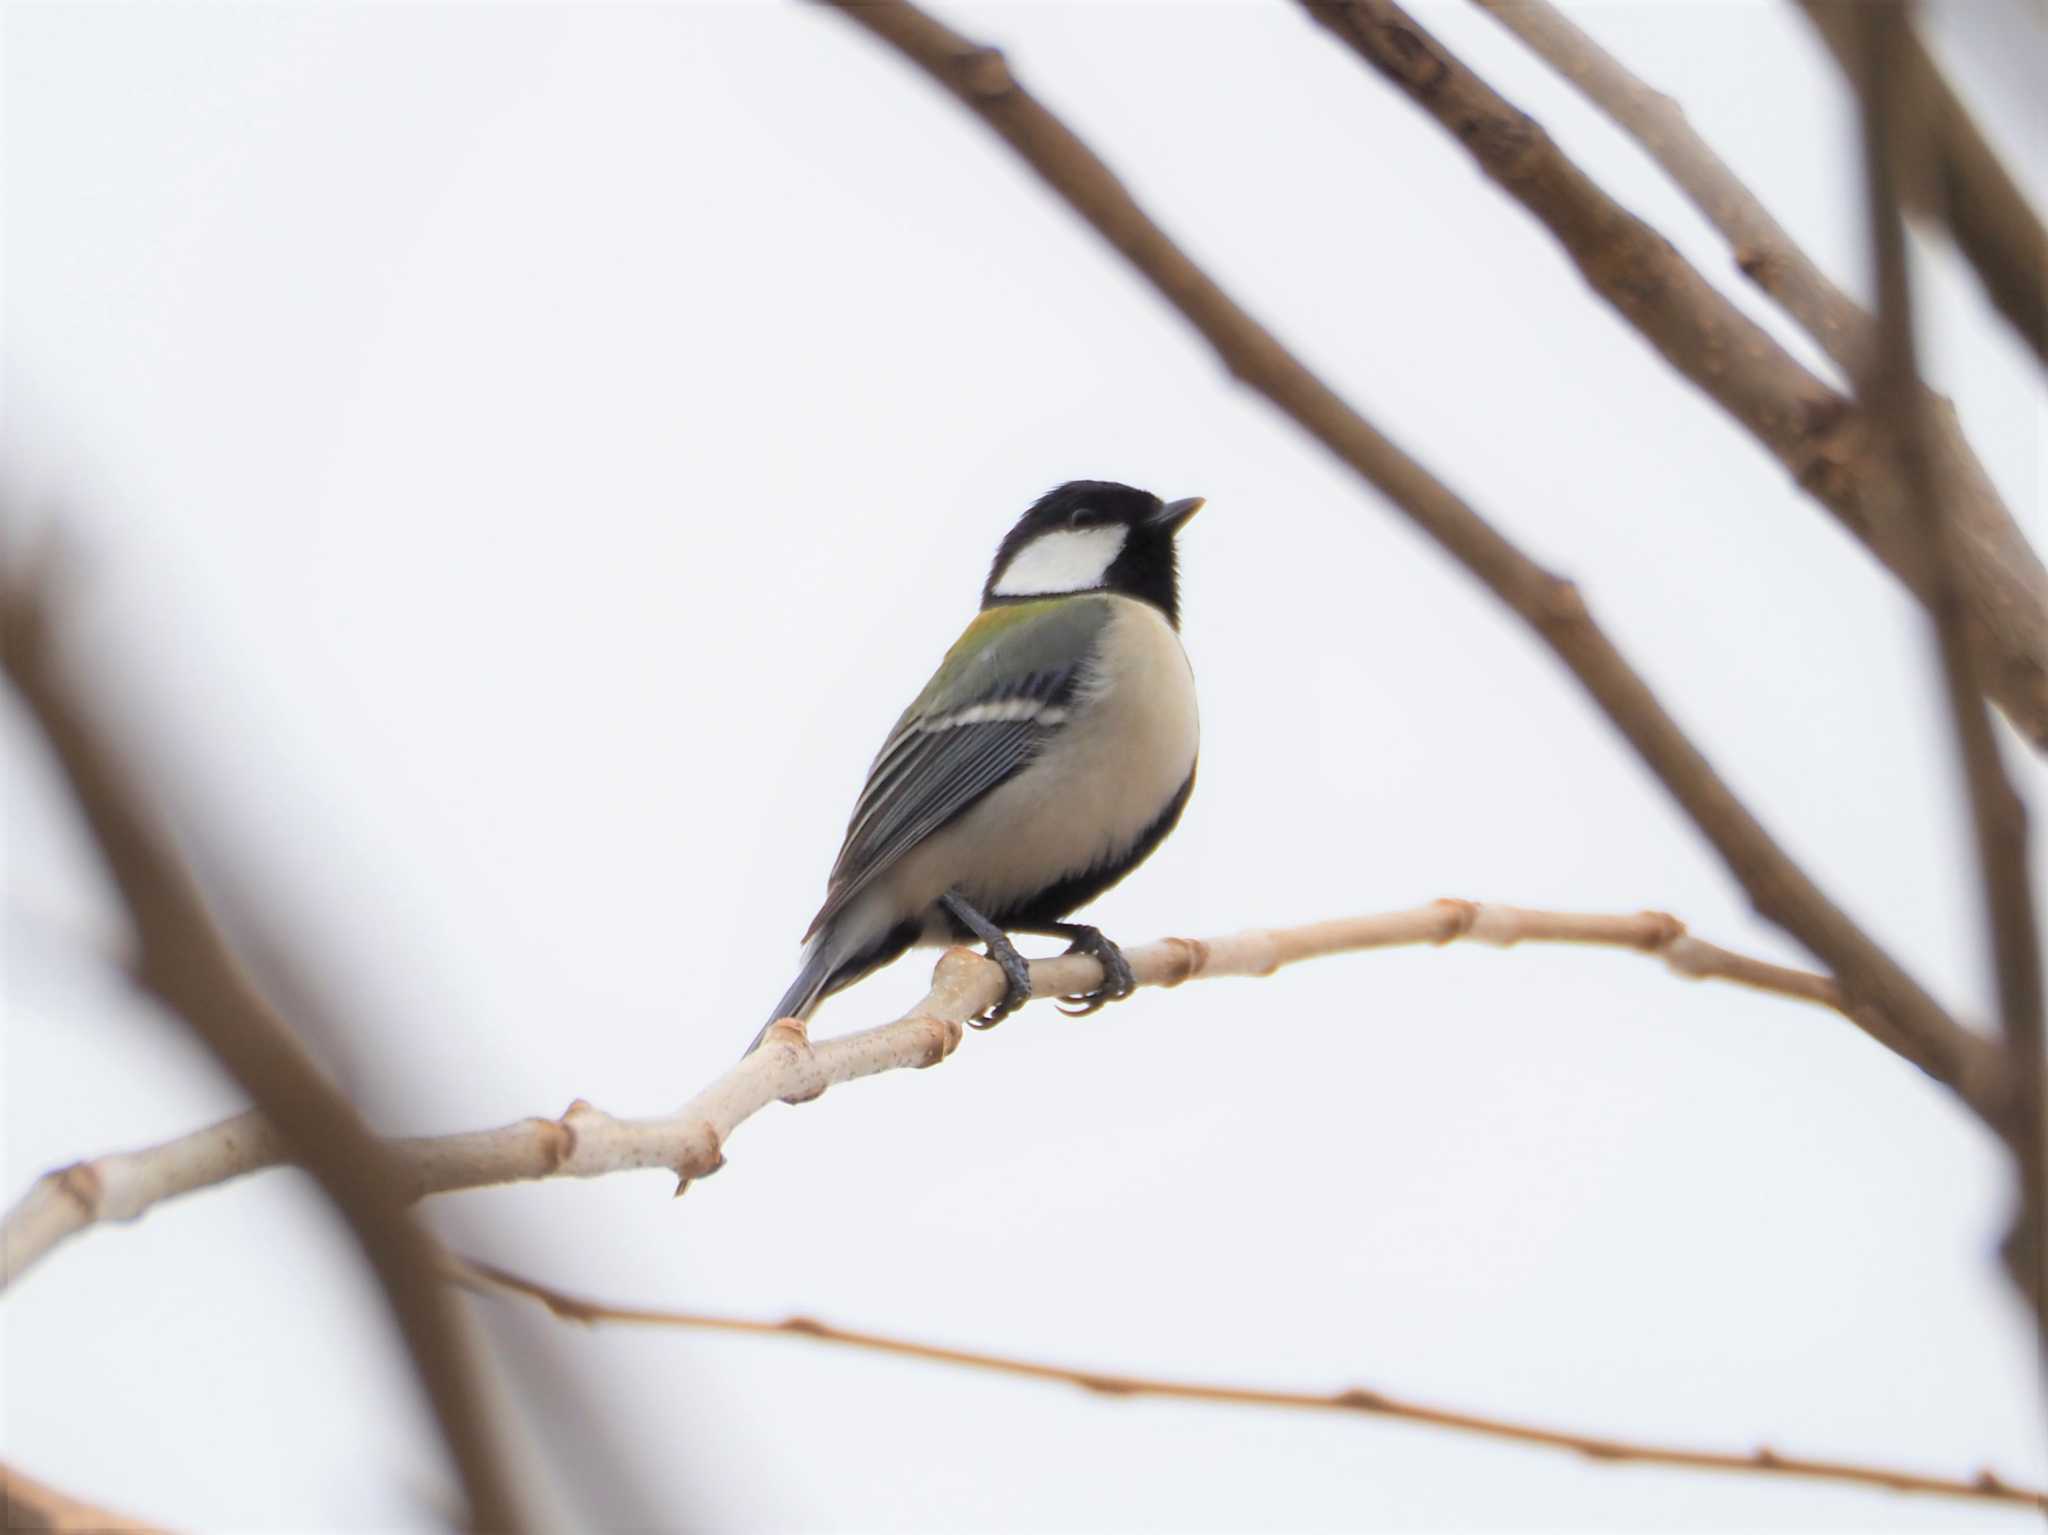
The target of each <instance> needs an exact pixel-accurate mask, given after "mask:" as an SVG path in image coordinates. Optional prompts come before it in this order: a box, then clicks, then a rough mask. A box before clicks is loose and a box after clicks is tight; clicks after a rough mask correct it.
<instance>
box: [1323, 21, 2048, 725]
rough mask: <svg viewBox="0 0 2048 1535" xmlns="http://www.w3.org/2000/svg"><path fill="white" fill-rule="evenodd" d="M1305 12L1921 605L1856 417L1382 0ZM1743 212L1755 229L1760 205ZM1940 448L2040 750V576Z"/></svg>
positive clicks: (1980, 606)
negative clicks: (1460, 154) (1552, 243)
mask: <svg viewBox="0 0 2048 1535" xmlns="http://www.w3.org/2000/svg"><path fill="white" fill-rule="evenodd" d="M1302 4H1303V6H1304V8H1305V9H1306V10H1307V11H1308V13H1309V15H1310V16H1311V17H1312V18H1313V19H1314V20H1316V21H1317V22H1319V23H1320V24H1321V25H1322V26H1324V27H1325V28H1327V29H1328V30H1329V31H1330V32H1331V33H1333V34H1334V35H1335V36H1336V37H1337V38H1338V39H1340V40H1341V41H1342V42H1344V43H1345V44H1346V45H1347V46H1348V47H1350V48H1351V50H1352V51H1353V52H1354V53H1356V54H1357V55H1358V56H1359V58H1361V59H1362V60H1363V61H1364V62H1365V63H1366V64H1368V65H1370V66H1371V67H1372V68H1373V69H1374V70H1375V71H1376V72H1377V73H1379V74H1380V75H1381V76H1382V77H1384V78H1385V79H1386V80H1387V81H1389V82H1390V83H1391V84H1393V85H1394V86H1395V87H1397V88H1398V89H1399V90H1401V91H1402V92H1403V93H1404V94H1405V95H1407V96H1408V97H1409V99H1410V100H1412V101H1413V102H1414V103H1415V104H1416V105H1417V106H1419V107H1421V108H1422V110H1423V111H1425V112H1426V113H1428V114H1429V115H1430V117H1432V118H1433V119H1434V120H1435V121H1436V122H1437V123H1438V124H1439V125H1440V126H1441V127H1443V128H1444V129H1445V130H1446V131H1447V132H1448V133H1449V134H1450V135H1451V137H1452V138H1453V139H1454V140H1455V141H1456V142H1457V143H1458V144H1459V146H1460V147H1461V148H1463V149H1464V150H1465V151H1466V152H1467V153H1468V154H1470V155H1471V156H1472V158H1473V160H1474V161H1475V162H1476V163H1477V164H1478V165H1479V167H1480V169H1481V170H1483V171H1484V172H1485V173H1486V174H1487V175H1488V176H1489V177H1490V178H1492V180H1493V181H1494V182H1495V183H1496V184H1497V185H1498V186H1499V187H1500V188H1501V189H1502V190H1503V191H1504V192H1506V193H1507V194H1508V195H1509V196H1510V197H1512V198H1514V199H1515V200H1516V201H1517V202H1519V203H1520V204H1521V205H1522V206H1523V207H1524V208H1526V209H1527V210H1528V211H1529V212H1530V213H1532V214H1534V215H1535V216H1536V217H1537V218H1538V219H1539V220H1541V221H1542V223H1543V225H1544V227H1545V228H1546V229H1548V230H1549V231H1550V233H1551V234H1552V235H1553V236H1555V237H1556V239H1557V240H1558V242H1559V243H1560V244H1561V245H1562V246H1563V247H1564V249H1565V252H1566V254H1567V255H1569V256H1570V257H1571V259H1572V261H1573V263H1574V264H1575V265H1576V266H1577V267H1578V269H1579V272H1580V275H1581V276H1583V277H1584V278H1585V280H1586V283H1587V285H1588V286H1589V287H1591V288H1592V290H1593V291H1594V292H1595V293H1597V294H1598V295H1599V296H1600V297H1601V298H1603V299H1604V300H1606V301H1607V303H1608V304H1610V305H1611V306H1612V307H1613V308H1614V310H1615V311H1616V312H1617V313H1618V314H1620V315H1621V317H1622V318H1623V319H1625V320H1626V321H1627V322H1628V323H1629V324H1630V325H1632V326H1634V327H1635V329H1636V330H1637V331H1638V332H1639V333H1640V334H1641V335H1642V336H1643V338H1644V339H1645V340H1647V341H1648V342H1650V344H1651V345H1653V346H1654V347H1656V348H1657V350H1658V352H1659V353H1660V354H1661V355H1662V356H1663V357H1664V359H1665V361H1667V362H1668V363H1670V364H1671V366H1672V367H1673V368H1675V369H1676V370H1677V371H1678V372H1679V373H1680V374H1681V375H1683V376H1684V377H1685V378H1686V379H1688V380H1690V381H1691V382H1692V384H1693V385H1694V386H1695V387H1697V388H1698V389H1700V390H1701V391H1702V392H1703V393H1704V394H1706V396H1707V397H1708V398H1709V399H1711V400H1713V401H1714V402H1715V403H1716V404H1717V405H1719V406H1720V407H1721V408H1722V409H1723V410H1724V411H1726V412H1727V413H1728V414H1729V415H1730V416H1731V417H1733V418H1734V419H1735V421H1736V422H1738V423H1739V424H1740V425H1741V426H1742V427H1743V428H1744V429H1745V430H1747V431H1748V432H1749V433H1750V435H1751V436H1753V437H1754V438H1755V439H1756V440H1757V441H1758V442H1759V443H1760V444H1761V445H1762V446H1763V447H1765V448H1766V449H1768V450H1769V451H1770V452H1771V453H1772V455H1773V456H1775V457H1776V458H1777V459H1778V461H1779V462H1780V463H1781V464H1783V465H1784V466H1785V468H1786V470H1787V471H1788V472H1789V473H1790V474H1791V475H1792V477H1793V478H1794V479H1795V480H1796V481H1797V482H1798V483H1799V485H1800V487H1801V488H1802V489H1804V490H1805V491H1806V492H1807V494H1808V495H1810V496H1812V497H1813V498H1814V499H1815V500H1816V501H1818V502H1819V503H1820V504H1821V505H1823V506H1825V507H1826V508H1827V509H1828V510H1829V511H1830V512H1832V513H1833V514H1834V515H1835V517H1836V519H1837V520H1838V521H1839V522H1840V523H1841V524H1842V526H1843V527H1844V528H1846V529H1847V530H1848V531H1849V532H1850V533H1852V534H1854V535H1855V536H1856V537H1857V538H1858V539H1860V540H1862V542H1863V543H1864V544H1865V545H1866V546H1867V547H1868V548H1869V549H1870V551H1871V552H1872V553H1873V554H1875V555H1876V556H1877V557H1878V559H1879V560H1880V561H1882V562H1883V564H1884V565H1885V567H1886V568H1887V569H1889V570H1890V571H1891V572H1892V574H1893V575H1895V576H1896V577H1898V579H1899V580H1900V581H1901V582H1903V583H1904V584H1905V586H1906V587H1907V588H1908V589H1909V590H1910V591H1912V592H1913V594H1914V595H1915V596H1916V597H1918V598H1919V599H1920V601H1921V602H1922V603H1927V602H1930V601H1931V600H1932V594H1931V592H1930V591H1929V589H1928V587H1927V584H1926V571H1925V566H1924V565H1923V563H1922V562H1921V561H1920V559H1919V541H1918V536H1917V534H1916V532H1915V525H1914V522H1913V510H1912V507H1911V505H1910V504H1909V502H1908V498H1907V497H1906V495H1905V492H1904V488H1903V486H1902V485H1901V484H1900V483H1899V480H1898V477H1897V475H1896V474H1895V473H1894V472H1893V468H1892V464H1891V460H1890V458H1889V457H1888V455H1887V454H1886V452H1885V450H1884V444H1883V442H1882V439H1881V437H1880V436H1879V435H1878V434H1877V433H1876V432H1875V431H1874V430H1873V427H1872V423H1871V421H1870V419H1869V416H1868V414H1867V413H1866V412H1864V411H1862V410H1860V409H1858V408H1857V406H1856V404H1855V402H1853V401H1851V400H1849V399H1847V398H1845V397H1844V396H1843V395H1841V394H1840V393H1839V392H1837V391H1836V390H1834V389H1832V388H1830V387H1829V386H1828V385H1827V383H1826V382H1825V381H1823V380H1822V379H1820V378H1818V377H1817V376H1815V375H1814V374H1813V373H1812V372H1811V371H1810V370H1808V369H1807V368H1806V367H1805V366H1803V365H1802V364H1801V363H1800V362H1799V360H1798V359H1797V358H1795V357H1793V356H1792V354H1791V353H1790V352H1788V351H1786V350H1785V348H1784V347H1782V346H1780V345H1779V344H1778V342H1777V341H1776V339H1775V338H1773V337H1772V336H1771V334H1770V333H1769V332H1768V331H1766V330H1765V329H1764V328H1763V327H1762V326H1760V325H1758V324H1757V323H1756V322H1755V321H1754V320H1752V319H1750V318H1749V316H1747V315H1745V314H1744V313H1743V312H1742V311H1741V310H1740V309H1739V308H1738V307H1736V305H1735V304H1734V303H1733V302H1732V301H1730V300H1729V298H1728V297H1727V296H1726V295H1725V294H1723V293H1722V292H1721V291H1720V290H1719V289H1718V288H1716V287H1715V286H1714V285H1713V284H1712V283H1710V282H1708V281H1707V279H1706V278H1705V277H1703V276H1701V275H1700V273H1699V271H1698V270H1697V269H1696V268H1695V267H1693V266H1692V264H1691V263H1690V262H1688V261H1687V260H1686V259H1685V258H1684V257H1683V256H1681V255H1680V254H1679V253H1678V251H1677V249H1676V248H1675V247H1673V246H1672V244H1671V242H1670V241H1668V240H1666V239H1665V238H1664V237H1663V235H1661V234H1659V233H1658V232H1657V231H1656V230H1655V229H1654V228H1652V227H1651V226H1650V225H1649V224H1647V223H1645V222H1644V221H1643V220H1642V219H1640V218H1638V217H1636V216H1635V215H1634V214H1633V213H1631V212H1629V211H1628V209H1626V208H1624V207H1622V206H1621V204H1619V203H1618V202H1616V201H1615V200H1614V199H1613V198H1612V197H1610V196H1608V194H1607V193H1606V192H1605V191H1603V190H1602V189H1601V187H1600V186H1599V184H1598V183H1597V182H1595V181H1594V180H1593V179H1592V178H1591V177H1589V176H1587V175H1586V173H1585V172H1584V171H1582V170H1581V169H1580V168H1579V167H1578V166H1577V165H1576V164H1574V163H1573V162H1572V160H1571V159H1570V158H1569V157H1568V156H1566V155H1565V153H1564V152H1563V151H1562V150H1561V149H1559V147H1558V146H1557V144H1556V142H1555V141H1553V140H1552V139H1551V138H1550V136H1549V135H1548V134H1547V133H1545V132H1544V131H1543V129H1542V127H1541V126H1540V125H1539V124H1537V123H1536V122H1535V121H1533V120H1532V119H1531V118H1530V117H1528V116H1527V114H1525V113H1523V112H1521V111H1520V110H1518V109H1517V108H1516V107H1515V106H1514V105H1513V104H1512V103H1510V102H1508V101H1507V100H1505V99H1504V98H1503V97H1502V96H1501V95H1500V94H1499V93H1498V92H1497V91H1495V90H1494V89H1493V88H1492V87H1491V86H1490V85H1488V84H1487V83H1486V82H1485V81H1484V80H1482V79H1481V78H1479V76H1478V75H1476V74H1474V73H1473V71H1472V70H1471V69H1469V68H1468V67H1467V66H1466V65H1465V64H1464V63H1463V62H1461V61H1460V60H1459V59H1458V58H1457V56H1456V55H1454V54H1453V53H1451V51H1450V50H1449V49H1447V48H1446V47H1444V45H1443V44H1442V43H1441V42H1440V41H1438V40H1437V39H1436V38H1435V37H1433V36H1431V35H1430V33H1429V32H1428V31H1427V30H1426V29H1424V28H1423V27H1422V26H1421V25H1420V24H1419V23H1417V22H1416V21H1415V19H1414V18H1413V17H1412V16H1410V15H1408V14H1407V12H1405V11H1404V10H1402V9H1401V7H1400V6H1398V5H1395V4H1393V3H1392V0H1302ZM1671 110H1672V113H1673V114H1674V115H1675V113H1676V108H1675V107H1674V108H1672V109H1671ZM1727 179H1728V181H1729V182H1730V183H1733V178H1732V177H1729V178H1727ZM1737 185H1738V189H1739V184H1737ZM1752 206H1754V205H1753V203H1752ZM1755 215H1756V216H1757V217H1759V218H1763V219H1765V220H1766V222H1768V216H1767V215H1764V214H1763V212H1762V210H1761V209H1760V208H1757V209H1755ZM1770 227H1771V228H1772V229H1774V230H1775V229H1776V226H1775V225H1771V226H1770ZM1777 235H1778V238H1779V239H1780V240H1781V241H1783V242H1784V243H1783V245H1782V246H1781V247H1779V248H1780V249H1783V250H1789V249H1790V242H1789V241H1784V235H1783V231H1782V230H1778V231H1777ZM1813 275H1814V277H1815V278H1816V279H1818V280H1819V281H1821V282H1822V283H1825V279H1821V278H1819V274H1818V273H1814V274H1813ZM1829 291H1830V292H1832V291H1833V290H1832V288H1830V289H1829ZM1835 297H1836V298H1837V299H1839V298H1840V295H1839V294H1836V295H1835ZM1837 318H1839V316H1837ZM1851 332H1853V327H1852V328H1851ZM1845 334H1850V333H1845ZM1864 334H1865V335H1866V336H1867V334H1868V326H1867V325H1866V326H1865V327H1864ZM1944 447H1945V451H1944V453H1943V454H1942V456H1941V459H1940V464H1941V469H1942V477H1943V489H1944V492H1945V493H1946V494H1948V495H1949V496H1950V497H1951V498H1952V499H1953V500H1954V501H1955V502H1956V504H1957V505H1958V506H1959V507H1961V508H1965V509H1966V510H1965V511H1964V512H1963V513H1962V514H1961V515H1964V516H1965V517H1966V518H1967V525H1968V527H1969V529H1970V534H1971V538H1970V543H1969V545H1968V547H1967V549H1966V551H1965V553H1966V558H1965V559H1964V560H1963V561H1962V562H1961V564H1960V565H1959V573H1960V579H1961V580H1962V582H1963V590H1964V593H1965V595H1966V597H1967V598H1968V603H1967V606H1966V609H1965V611H1966V613H1967V614H1968V618H1969V622H1970V623H1971V624H1972V626H1973V627H1974V628H1975V629H1976V630H1977V640H1978V643H1979V645H1980V646H1981V648H1982V651H1983V653H1984V654H1985V655H1986V656H1987V657H1989V658H1991V659H1993V660H1994V661H1995V662H1996V664H1995V665H1993V666H1990V667H1988V668H1987V669H1986V671H1985V674H1984V679H1985V680H1984V687H1985V689H1986V690H1987V691H1988V692H1989V693H1990V694H1991V695H1992V696H1993V697H1994V698H1996V699H1997V700H1998V702H1999V704H2000V705H2001V706H2002V707H2003V708H2004V709H2005V711H2006V713H2007V714H2008V715H2010V716H2011V718H2012V720H2013V723H2014V724H2015V725H2016V726H2018V727H2019V728H2020V729H2021V730H2022V731H2023V732H2025V733H2026V735H2027V736H2028V737H2029V738H2031V739H2032V740H2033V742H2034V744H2035V745H2036V746H2038V747H2041V748H2043V749H2044V750H2048V569H2044V568H2043V566H2042V564H2041V561H2040V558H2039V557H2038V556H2037V555H2036V554H2035V553H2034V551H2033V549H2032V548H2031V546H2029V545H2028V543H2027V541H2026V537H2025V535H2024V534H2022V533H2021V532H2020V530H2019V527H2018V525H2017V524H2016V523H2014V521H2013V519H2012V515H2011V513H2009V512H2008V511H2007V510H2006V508H2005V507H2004V505H2003V504H2001V502H2000V501H1999V499H1998V494H1997V492H1996V490H1995V489H1994V488H1993V487H1992V485H1991V482H1990V480H1989V478H1988V477H1987V476H1986V475H1985V473H1984V471H1983V468H1982V466H1981V465H1979V464H1978V463H1977V462H1976V460H1975V458H1974V457H1973V456H1972V455H1971V453H1970V451H1969V448H1968V445H1967V444H1965V443H1964V442H1963V440H1962V436H1961V432H1960V430H1959V429H1958V430H1955V431H1953V432H1951V433H1950V434H1949V435H1948V437H1946V438H1945V439H1944Z"/></svg>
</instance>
